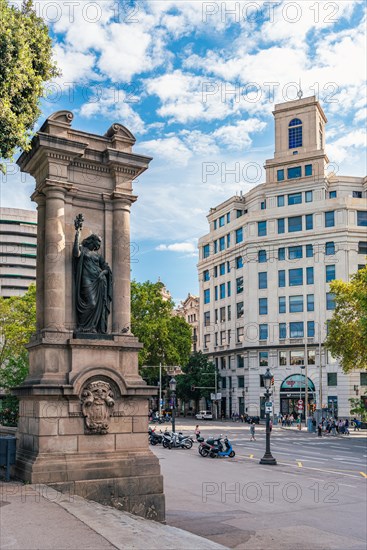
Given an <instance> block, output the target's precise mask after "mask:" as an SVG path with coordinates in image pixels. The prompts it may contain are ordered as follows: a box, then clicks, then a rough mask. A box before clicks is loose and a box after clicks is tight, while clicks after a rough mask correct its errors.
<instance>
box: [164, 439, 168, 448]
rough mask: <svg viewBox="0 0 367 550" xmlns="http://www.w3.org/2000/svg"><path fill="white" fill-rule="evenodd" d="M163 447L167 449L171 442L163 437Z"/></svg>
mask: <svg viewBox="0 0 367 550" xmlns="http://www.w3.org/2000/svg"><path fill="white" fill-rule="evenodd" d="M163 447H164V448H165V449H168V448H169V443H168V441H166V440H165V439H163Z"/></svg>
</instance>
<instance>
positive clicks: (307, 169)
mask: <svg viewBox="0 0 367 550" xmlns="http://www.w3.org/2000/svg"><path fill="white" fill-rule="evenodd" d="M305 176H312V164H306V166H305Z"/></svg>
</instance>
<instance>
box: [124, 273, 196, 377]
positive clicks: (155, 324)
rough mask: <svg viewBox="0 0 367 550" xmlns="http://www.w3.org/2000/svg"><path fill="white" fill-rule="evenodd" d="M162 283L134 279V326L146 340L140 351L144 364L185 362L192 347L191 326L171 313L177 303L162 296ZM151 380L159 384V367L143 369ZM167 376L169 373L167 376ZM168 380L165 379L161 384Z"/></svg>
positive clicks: (143, 340)
mask: <svg viewBox="0 0 367 550" xmlns="http://www.w3.org/2000/svg"><path fill="white" fill-rule="evenodd" d="M163 286H164V285H163V284H162V283H161V282H157V283H152V282H150V281H146V282H144V283H138V282H136V281H132V283H131V330H132V332H133V334H134V335H135V336H136V337H137V338H139V340H140V342H142V343H143V344H144V349H142V350H141V352H140V353H139V366H140V367H141V366H142V365H159V363H161V364H162V365H184V364H186V363H187V362H188V360H189V357H190V350H191V337H192V333H191V327H190V325H189V324H188V323H187V322H186V321H185V320H184V319H182V318H181V317H177V316H174V315H172V312H173V308H174V303H173V301H172V300H165V299H164V298H163V296H162V288H163ZM141 374H142V376H143V378H144V379H145V380H146V381H147V382H148V383H149V384H156V383H157V381H158V379H159V369H141ZM165 378H166V377H165ZM166 382H167V380H165V379H164V380H163V383H162V385H163V384H164V385H165V384H166Z"/></svg>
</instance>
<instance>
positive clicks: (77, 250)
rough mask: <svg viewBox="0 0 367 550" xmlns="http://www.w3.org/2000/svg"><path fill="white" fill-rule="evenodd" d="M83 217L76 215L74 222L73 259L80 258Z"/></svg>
mask: <svg viewBox="0 0 367 550" xmlns="http://www.w3.org/2000/svg"><path fill="white" fill-rule="evenodd" d="M83 222H84V216H83V214H78V215H77V217H76V218H75V220H74V227H75V239H74V247H73V256H74V258H79V256H80V234H81V232H82V229H83Z"/></svg>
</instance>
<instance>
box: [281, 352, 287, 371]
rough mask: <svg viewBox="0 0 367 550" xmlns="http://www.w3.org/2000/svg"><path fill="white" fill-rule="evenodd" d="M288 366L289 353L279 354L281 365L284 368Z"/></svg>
mask: <svg viewBox="0 0 367 550" xmlns="http://www.w3.org/2000/svg"><path fill="white" fill-rule="evenodd" d="M286 364H287V352H286V351H280V352H279V365H281V366H282V367H284V366H285V365H286Z"/></svg>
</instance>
